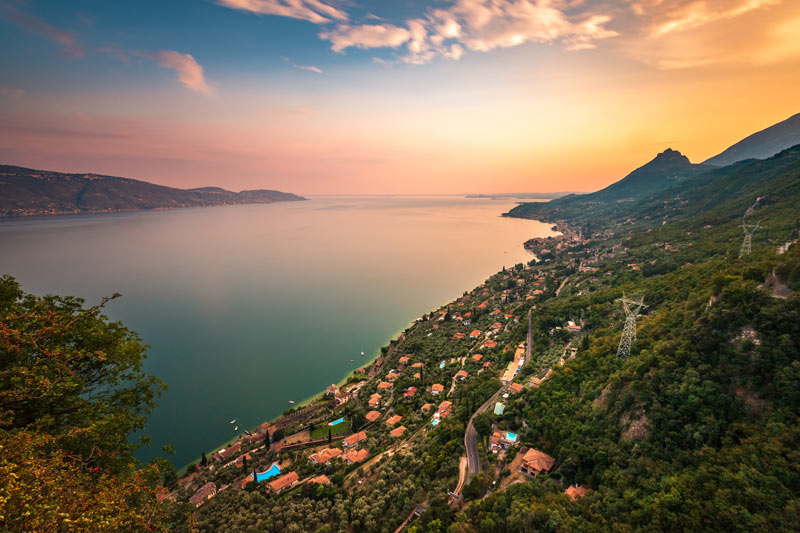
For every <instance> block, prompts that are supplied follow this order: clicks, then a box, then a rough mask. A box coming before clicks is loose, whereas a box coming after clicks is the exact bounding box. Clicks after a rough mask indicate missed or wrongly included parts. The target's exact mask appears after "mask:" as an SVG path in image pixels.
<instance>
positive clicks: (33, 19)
mask: <svg viewBox="0 0 800 533" xmlns="http://www.w3.org/2000/svg"><path fill="white" fill-rule="evenodd" d="M0 46H1V47H2V52H0V164H14V165H21V166H28V167H34V168H43V169H48V170H57V171H64V172H96V173H102V174H112V175H119V176H126V177H132V178H137V179H143V180H147V181H152V182H156V183H161V184H165V185H171V186H177V187H198V186H206V185H218V186H222V187H226V188H229V189H233V190H240V189H252V188H276V189H280V190H285V191H291V192H295V193H299V194H313V193H489V192H527V191H531V192H534V191H536V192H539V191H541V192H551V191H565V190H567V191H590V190H595V189H598V188H600V187H603V186H605V185H607V184H609V183H611V182H613V181H616V180H618V179H619V178H621V177H622V176H624V175H625V174H626V173H627V172H629V171H630V170H632V169H633V168H635V167H637V166H639V165H641V164H643V163H645V162H646V161H648V160H649V159H651V158H652V157H653V156H654V155H655V154H656V153H657V152H659V151H662V150H664V149H665V148H667V147H671V148H674V149H677V150H680V151H681V152H683V153H684V154H686V155H687V156H688V157H689V158H690V159H691V160H692V161H693V162H700V161H702V160H704V159H706V158H708V157H710V156H712V155H715V154H716V153H718V152H720V151H722V150H723V149H724V148H726V147H727V146H729V145H730V144H732V143H734V142H736V141H738V140H740V139H741V138H742V137H744V136H746V135H749V134H750V133H753V132H755V131H757V130H759V129H763V128H764V127H767V126H769V125H771V124H773V123H775V122H778V121H780V120H783V119H785V118H788V117H789V116H791V115H793V114H795V113H797V112H800V97H798V95H799V94H800V1H798V0H616V1H612V0H606V1H598V0H538V1H536V0H454V1H446V0H439V1H428V2H422V1H416V0H393V1H380V2H378V1H362V0H169V1H163V0H160V1H155V0H137V1H133V0H129V1H113V2H112V1H108V0H70V1H64V0H58V1H49V0H0Z"/></svg>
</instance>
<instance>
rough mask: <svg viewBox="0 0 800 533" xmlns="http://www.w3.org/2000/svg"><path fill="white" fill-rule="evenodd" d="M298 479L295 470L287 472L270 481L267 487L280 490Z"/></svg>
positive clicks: (276, 490)
mask: <svg viewBox="0 0 800 533" xmlns="http://www.w3.org/2000/svg"><path fill="white" fill-rule="evenodd" d="M298 479H300V478H299V477H298V476H297V472H289V473H288V474H285V475H283V476H281V477H279V478H278V479H276V480H275V481H273V482H272V483H270V484H269V489H270V490H274V491H275V492H280V491H282V490H283V489H286V488H288V487H291V486H292V485H294V484H295V483H297V480H298Z"/></svg>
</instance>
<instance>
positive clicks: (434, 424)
mask: <svg viewBox="0 0 800 533" xmlns="http://www.w3.org/2000/svg"><path fill="white" fill-rule="evenodd" d="M438 423H439V419H438V418H435V419H434V420H433V422H431V425H432V426H433V427H436V424H438Z"/></svg>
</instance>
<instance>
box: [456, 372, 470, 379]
mask: <svg viewBox="0 0 800 533" xmlns="http://www.w3.org/2000/svg"><path fill="white" fill-rule="evenodd" d="M467 376H469V374H468V373H467V371H466V370H459V371H458V372H456V379H460V380H462V381H463V380H465V379H467Z"/></svg>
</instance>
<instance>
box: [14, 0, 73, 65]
mask: <svg viewBox="0 0 800 533" xmlns="http://www.w3.org/2000/svg"><path fill="white" fill-rule="evenodd" d="M0 18H2V19H5V20H7V21H9V22H13V23H15V24H17V25H19V26H21V27H23V28H25V29H26V30H28V31H30V32H33V33H38V34H39V35H43V36H45V37H47V38H48V39H50V40H51V41H53V42H55V43H57V44H58V45H60V46H61V50H62V51H63V53H64V54H65V55H67V56H70V57H83V56H84V55H86V52H85V50H84V49H83V47H82V46H81V45H80V44H79V43H78V41H77V40H76V39H75V34H73V33H72V32H69V31H65V30H61V29H59V28H56V27H54V26H51V25H50V24H48V23H47V22H45V21H44V20H42V19H41V18H39V17H37V16H35V15H31V14H30V13H26V12H25V11H22V10H21V9H19V8H18V7H17V6H16V5H14V4H13V3H11V2H3V1H0Z"/></svg>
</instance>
